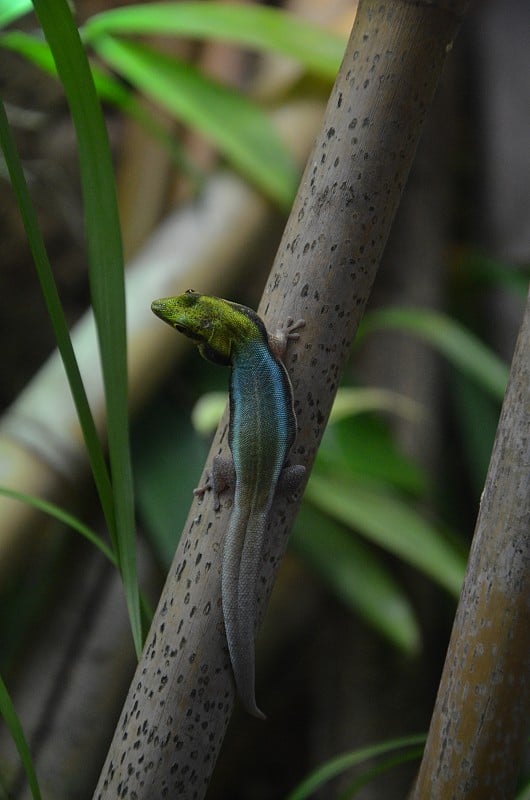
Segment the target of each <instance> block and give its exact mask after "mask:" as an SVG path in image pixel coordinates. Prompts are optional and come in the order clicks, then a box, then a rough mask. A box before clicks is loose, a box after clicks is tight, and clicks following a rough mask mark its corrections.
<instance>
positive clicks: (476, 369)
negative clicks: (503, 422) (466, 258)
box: [358, 308, 508, 400]
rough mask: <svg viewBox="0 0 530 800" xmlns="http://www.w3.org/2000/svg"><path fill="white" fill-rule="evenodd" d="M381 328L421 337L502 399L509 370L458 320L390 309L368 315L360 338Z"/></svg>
mask: <svg viewBox="0 0 530 800" xmlns="http://www.w3.org/2000/svg"><path fill="white" fill-rule="evenodd" d="M381 328H384V329H387V328H399V329H400V330H405V331H410V333H414V334H416V335H417V336H420V337H421V338H422V339H424V340H425V341H426V342H428V343H429V344H431V345H433V347H436V348H437V349H438V350H439V351H440V352H441V353H442V354H443V355H444V356H446V358H448V359H449V361H451V363H453V364H454V365H455V366H457V367H459V369H461V370H462V371H463V372H465V373H466V375H468V376H469V377H471V378H473V379H474V380H476V381H478V382H479V383H480V385H481V386H482V387H483V388H484V389H485V390H486V391H488V392H490V393H491V394H492V395H493V396H494V397H497V398H499V399H501V400H502V398H503V396H504V391H505V389H506V383H507V381H508V367H507V365H506V364H505V363H504V362H503V361H502V359H500V358H499V357H498V356H497V355H495V353H493V352H492V351H491V350H490V349H489V348H488V347H486V345H484V344H483V343H482V342H481V341H480V340H479V339H477V337H476V336H474V334H472V333H471V332H470V331H468V330H467V329H466V328H464V327H463V326H462V325H460V324H459V323H458V322H456V321H455V320H453V319H451V318H450V317H447V316H446V315H445V314H440V313H439V312H437V311H429V310H425V309H420V308H411V309H405V308H387V309H383V310H381V311H373V312H372V313H370V314H367V315H366V317H365V318H364V320H363V322H362V323H361V326H360V329H359V337H358V338H360V337H363V336H366V334H367V333H370V332H371V331H374V330H379V329H381Z"/></svg>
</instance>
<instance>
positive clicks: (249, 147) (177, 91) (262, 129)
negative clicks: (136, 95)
mask: <svg viewBox="0 0 530 800" xmlns="http://www.w3.org/2000/svg"><path fill="white" fill-rule="evenodd" d="M94 46H95V48H96V49H97V51H98V53H99V55H100V56H101V58H103V59H104V60H105V61H106V62H107V64H109V65H110V66H111V67H112V68H113V69H114V70H116V71H117V72H118V73H119V74H120V75H122V76H123V77H124V78H126V79H127V80H129V81H130V82H131V83H132V84H133V85H134V86H136V88H137V89H139V90H140V91H142V92H144V93H145V94H146V95H147V96H148V97H150V98H151V99H152V100H154V101H155V102H157V103H159V104H160V105H161V106H163V107H164V108H165V109H166V110H168V111H169V112H170V113H172V114H174V115H175V116H176V117H178V118H179V119H180V120H182V121H183V122H185V123H187V124H188V125H191V126H193V127H195V128H197V129H198V130H200V131H201V132H202V133H203V134H204V135H205V136H207V137H209V138H210V139H211V140H212V141H213V142H214V143H215V144H216V145H217V147H219V149H220V150H221V151H222V152H223V153H224V155H225V156H226V157H227V158H228V159H229V160H230V161H231V162H232V164H234V166H235V167H236V168H237V169H239V170H241V172H243V173H244V174H245V175H246V176H247V177H248V178H249V179H250V180H252V181H254V182H255V183H257V184H258V185H259V186H260V187H261V188H262V190H263V191H264V192H266V193H267V194H268V195H269V196H270V197H272V198H273V199H275V200H276V201H277V202H278V203H280V204H281V205H282V207H284V208H288V207H290V205H291V203H292V200H293V197H294V193H295V190H296V185H297V181H298V171H297V168H296V165H295V163H294V161H293V160H292V158H291V156H290V155H289V153H288V152H287V150H286V149H285V147H284V146H283V144H282V143H281V141H280V139H279V137H278V134H277V133H276V130H275V129H274V127H273V126H272V124H271V122H270V121H269V119H268V117H267V116H266V114H264V113H263V112H262V111H261V110H260V109H259V108H258V107H257V106H254V105H253V104H251V103H250V102H248V101H247V100H246V99H245V98H244V97H243V96H242V95H240V94H238V93H237V92H235V91H233V90H231V89H228V88H226V87H224V86H221V85H220V84H217V83H214V82H213V81H211V80H208V79H207V78H205V77H204V76H203V75H201V73H200V72H199V71H198V70H197V69H195V67H193V66H192V65H190V64H187V63H185V62H183V61H179V60H178V59H176V58H171V57H169V56H167V55H165V54H163V53H160V52H157V51H156V50H154V49H152V48H150V47H147V46H145V45H142V44H138V43H133V42H125V41H118V40H116V39H112V38H110V37H107V38H104V39H98V40H97V41H96V42H94Z"/></svg>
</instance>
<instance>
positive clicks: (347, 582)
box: [290, 503, 420, 655]
mask: <svg viewBox="0 0 530 800" xmlns="http://www.w3.org/2000/svg"><path fill="white" fill-rule="evenodd" d="M290 541H291V544H293V545H294V547H295V549H296V550H297V551H298V552H299V553H300V554H301V555H303V557H304V558H305V559H306V560H307V561H308V562H309V563H310V564H311V565H312V567H313V568H314V569H315V571H316V572H318V573H319V574H320V575H321V576H322V577H323V578H324V579H325V580H326V582H327V583H328V584H329V586H330V587H331V589H332V590H333V591H334V592H335V594H336V595H337V596H338V597H339V598H340V599H341V600H342V602H344V603H345V604H346V605H347V606H348V607H349V608H351V609H353V610H355V611H356V612H358V613H359V614H360V615H361V616H362V617H363V618H364V619H365V620H366V621H367V622H368V623H369V624H370V625H372V626H373V627H374V628H375V629H376V630H378V631H379V632H380V633H382V634H383V636H385V637H386V638H387V639H389V640H390V641H391V642H392V644H394V645H395V646H397V647H399V648H400V649H401V650H403V651H404V652H405V653H406V654H407V655H414V653H416V652H417V651H418V650H419V646H420V632H419V628H418V625H417V623H416V618H415V615H414V611H413V609H412V607H411V605H410V603H409V601H408V599H407V597H406V596H405V595H404V593H403V591H402V590H401V588H400V587H399V586H398V584H397V583H396V582H395V581H394V579H393V578H392V577H391V575H390V574H389V572H388V571H387V570H386V569H385V568H384V567H383V565H382V563H381V561H380V559H378V558H376V557H375V556H374V555H373V553H372V552H371V551H370V550H369V549H368V547H367V546H366V545H365V544H363V543H362V542H361V541H359V539H358V538H357V537H355V536H354V535H353V534H352V533H351V532H349V531H346V530H345V529H344V528H343V527H342V526H340V525H337V523H336V522H333V521H332V520H331V519H329V517H326V516H324V515H323V514H320V513H318V512H317V511H316V510H315V509H314V508H313V509H311V508H310V507H309V506H308V504H307V503H304V504H303V505H302V508H301V509H300V512H299V514H298V517H297V520H296V523H295V527H294V531H293V534H292V536H291V540H290Z"/></svg>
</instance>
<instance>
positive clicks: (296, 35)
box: [83, 2, 346, 80]
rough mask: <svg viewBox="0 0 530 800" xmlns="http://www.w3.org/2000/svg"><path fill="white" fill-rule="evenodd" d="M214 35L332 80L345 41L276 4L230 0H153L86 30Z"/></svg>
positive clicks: (101, 17) (93, 35) (102, 17)
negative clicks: (155, 0) (215, 0)
mask: <svg viewBox="0 0 530 800" xmlns="http://www.w3.org/2000/svg"><path fill="white" fill-rule="evenodd" d="M125 33H127V34H140V35H141V34H144V35H145V34H156V35H162V36H165V35H178V36H187V37H194V38H201V39H202V38H212V39H218V40H224V41H229V42H234V43H237V44H240V45H243V46H245V47H250V48H258V49H263V50H271V51H274V52H277V53H282V54H284V55H286V56H288V57H289V58H293V59H295V60H296V61H299V62H300V63H301V64H303V65H304V66H305V67H307V69H309V70H312V71H314V72H316V73H317V74H319V75H321V76H322V77H325V78H328V79H330V80H334V79H335V76H336V74H337V71H338V68H339V66H340V62H341V60H342V56H343V55H344V48H345V44H346V42H345V39H344V38H343V37H341V36H338V35H336V34H333V33H330V32H329V31H327V30H325V29H324V28H322V27H319V26H317V25H312V24H311V23H309V22H305V21H304V20H302V19H299V18H297V17H295V16H294V15H291V14H288V13H286V12H285V11H280V10H278V9H274V8H267V7H265V6H257V5H254V6H252V5H246V6H245V5H239V4H238V5H236V4H230V3H212V2H201V3H149V4H145V5H142V4H140V5H129V6H126V7H124V8H117V9H112V10H111V11H104V12H103V13H101V14H97V15H96V16H94V17H92V19H91V20H89V21H88V22H87V23H86V24H85V26H84V28H83V36H84V38H85V41H89V42H91V43H92V44H94V40H95V39H97V38H99V37H101V36H104V35H108V34H125Z"/></svg>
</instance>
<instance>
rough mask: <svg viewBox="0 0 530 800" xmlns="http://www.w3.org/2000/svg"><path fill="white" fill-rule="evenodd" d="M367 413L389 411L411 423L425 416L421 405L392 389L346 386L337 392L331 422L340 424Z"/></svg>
mask: <svg viewBox="0 0 530 800" xmlns="http://www.w3.org/2000/svg"><path fill="white" fill-rule="evenodd" d="M366 411H387V412H389V413H392V414H397V415H398V416H401V417H403V418H404V419H408V420H410V421H411V422H418V421H420V420H421V419H422V418H423V417H424V415H425V412H424V409H423V408H422V406H421V405H420V404H419V403H417V402H416V401H415V400H412V398H410V397H407V396H406V395H404V394H399V392H393V391H391V390H390V389H374V388H362V387H359V386H355V387H353V386H346V387H341V388H340V389H339V390H338V392H337V395H336V397H335V401H334V403H333V408H332V409H331V415H330V422H338V421H339V420H341V419H343V418H344V417H350V416H352V415H353V414H362V413H364V412H366Z"/></svg>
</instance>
